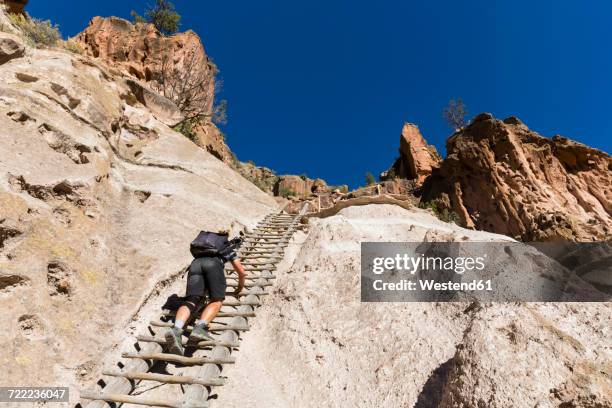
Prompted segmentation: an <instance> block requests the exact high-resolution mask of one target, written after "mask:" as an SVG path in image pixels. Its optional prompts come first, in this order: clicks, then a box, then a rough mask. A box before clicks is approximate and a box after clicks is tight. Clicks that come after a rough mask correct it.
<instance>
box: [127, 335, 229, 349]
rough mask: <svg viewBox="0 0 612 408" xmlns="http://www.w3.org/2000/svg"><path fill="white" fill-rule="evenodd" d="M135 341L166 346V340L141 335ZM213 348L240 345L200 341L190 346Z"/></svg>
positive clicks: (216, 341)
mask: <svg viewBox="0 0 612 408" xmlns="http://www.w3.org/2000/svg"><path fill="white" fill-rule="evenodd" d="M136 340H138V341H144V342H146V343H158V344H166V339H164V338H161V337H153V336H144V335H141V336H137V337H136ZM183 344H184V345H186V344H187V339H183ZM214 346H221V347H231V348H236V347H240V343H238V342H232V341H221V340H213V341H201V342H199V343H197V344H192V345H191V347H197V348H204V347H214Z"/></svg>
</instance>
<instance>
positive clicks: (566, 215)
mask: <svg viewBox="0 0 612 408" xmlns="http://www.w3.org/2000/svg"><path fill="white" fill-rule="evenodd" d="M446 150H447V157H446V158H445V159H444V161H443V163H442V165H441V167H440V169H439V170H435V171H434V172H433V174H432V175H431V176H430V177H429V178H428V180H427V182H426V183H425V185H424V186H423V191H424V192H423V198H422V200H424V201H433V202H435V203H436V207H437V208H438V209H443V208H445V209H448V210H450V211H454V212H455V213H456V214H457V215H458V216H459V218H460V220H461V223H462V224H463V225H464V226H467V227H469V228H476V229H480V230H485V231H491V232H496V233H500V234H504V235H508V236H511V237H515V238H517V239H521V240H525V241H554V240H572V241H590V240H605V239H609V238H610V236H611V235H612V159H611V158H610V156H609V155H608V154H607V153H605V152H602V151H600V150H597V149H593V148H590V147H588V146H585V145H583V144H580V143H577V142H574V141H572V140H569V139H566V138H564V137H561V136H554V137H552V138H545V137H542V136H540V135H538V134H537V133H536V132H533V131H531V130H529V129H528V128H527V126H525V125H524V124H523V123H522V122H521V121H520V120H518V119H517V118H515V117H510V118H507V119H505V120H504V121H501V120H497V119H494V118H493V117H492V116H491V115H490V114H486V113H484V114H480V115H478V116H477V117H476V118H474V120H473V121H472V123H471V124H470V125H469V126H467V127H466V128H464V129H462V130H460V131H459V132H457V133H455V134H454V135H453V136H451V137H450V138H449V139H448V141H447V146H446Z"/></svg>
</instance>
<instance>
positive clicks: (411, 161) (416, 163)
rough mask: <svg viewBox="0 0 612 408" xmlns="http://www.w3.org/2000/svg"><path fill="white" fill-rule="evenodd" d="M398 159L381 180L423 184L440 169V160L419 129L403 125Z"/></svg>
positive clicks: (381, 176)
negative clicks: (410, 181) (403, 180)
mask: <svg viewBox="0 0 612 408" xmlns="http://www.w3.org/2000/svg"><path fill="white" fill-rule="evenodd" d="M399 154H400V155H399V157H398V158H397V160H395V162H394V163H393V165H392V166H391V168H390V169H389V170H387V171H386V172H384V173H382V174H381V175H380V178H381V180H387V179H390V180H392V179H394V178H396V177H399V178H403V179H409V180H414V181H415V185H416V186H420V185H421V184H423V182H424V181H425V179H426V178H427V177H428V176H429V175H430V174H431V172H432V171H433V170H434V169H437V168H438V167H440V162H441V158H440V155H438V152H437V150H436V148H435V147H434V146H431V145H428V144H427V141H426V140H425V138H423V135H421V132H420V131H419V128H418V127H417V126H416V125H414V124H412V123H405V124H404V127H403V128H402V133H401V135H400V148H399Z"/></svg>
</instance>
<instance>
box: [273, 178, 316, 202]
mask: <svg viewBox="0 0 612 408" xmlns="http://www.w3.org/2000/svg"><path fill="white" fill-rule="evenodd" d="M313 185H314V181H313V180H311V179H309V178H308V177H301V176H291V175H287V176H280V177H279V179H278V182H277V184H276V186H274V195H278V196H282V197H288V196H294V197H307V196H309V195H310V194H311V193H312V187H313Z"/></svg>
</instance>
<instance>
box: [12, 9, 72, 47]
mask: <svg viewBox="0 0 612 408" xmlns="http://www.w3.org/2000/svg"><path fill="white" fill-rule="evenodd" d="M9 18H10V19H11V22H12V23H13V24H14V25H16V26H17V27H18V28H19V30H20V31H21V32H22V34H23V35H24V37H25V38H26V40H27V41H28V42H29V43H30V44H31V45H32V46H46V47H51V46H54V45H56V44H57V42H58V41H59V40H60V39H61V38H62V35H61V34H60V31H59V27H58V26H57V25H53V24H52V23H51V21H50V20H39V19H37V18H29V17H26V16H24V15H23V14H9Z"/></svg>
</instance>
